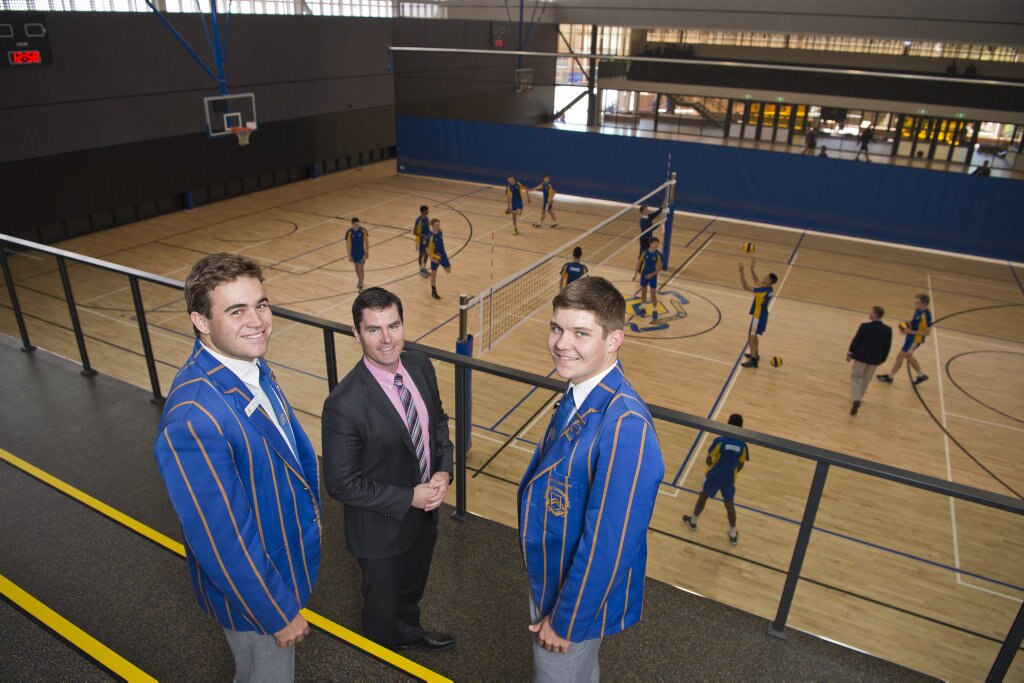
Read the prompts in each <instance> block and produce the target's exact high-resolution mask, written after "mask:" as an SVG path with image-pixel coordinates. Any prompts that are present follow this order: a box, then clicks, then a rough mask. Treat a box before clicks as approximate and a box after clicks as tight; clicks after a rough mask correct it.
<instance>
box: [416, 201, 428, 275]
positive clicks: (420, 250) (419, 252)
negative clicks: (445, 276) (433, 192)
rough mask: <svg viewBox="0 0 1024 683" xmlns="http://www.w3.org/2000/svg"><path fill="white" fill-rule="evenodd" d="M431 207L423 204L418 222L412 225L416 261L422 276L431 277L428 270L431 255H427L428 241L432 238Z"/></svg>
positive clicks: (417, 217)
mask: <svg viewBox="0 0 1024 683" xmlns="http://www.w3.org/2000/svg"><path fill="white" fill-rule="evenodd" d="M428 213H430V207H428V206H421V207H420V215H419V216H416V222H415V223H413V225H412V234H413V236H414V237H415V239H416V262H417V263H418V264H419V267H420V277H430V273H428V272H427V264H428V263H430V257H428V256H427V242H428V241H429V240H430V218H428V217H427V214H428Z"/></svg>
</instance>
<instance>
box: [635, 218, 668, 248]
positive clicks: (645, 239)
mask: <svg viewBox="0 0 1024 683" xmlns="http://www.w3.org/2000/svg"><path fill="white" fill-rule="evenodd" d="M664 209H665V207H663V206H661V207H658V208H657V209H656V210H654V211H651V210H650V208H648V207H646V206H641V207H640V254H641V255H642V254H643V253H644V252H645V251H647V247H649V246H651V239H652V238H653V237H654V228H653V226H654V219H655V218H657V217H658V216H659V215H660V214H661V212H662V211H664Z"/></svg>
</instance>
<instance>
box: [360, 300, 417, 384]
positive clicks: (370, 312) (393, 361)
mask: <svg viewBox="0 0 1024 683" xmlns="http://www.w3.org/2000/svg"><path fill="white" fill-rule="evenodd" d="M352 331H353V332H354V333H355V335H356V339H358V340H359V345H360V346H362V347H363V353H364V354H365V355H366V357H367V358H368V359H369V361H370V362H371V363H373V364H374V365H376V366H377V367H379V368H382V369H384V370H387V371H388V372H397V371H398V362H399V360H400V359H401V356H402V349H403V348H404V347H405V327H403V325H402V318H401V316H400V315H399V314H398V307H397V306H395V305H394V304H392V305H391V306H389V307H387V308H380V309H376V308H367V309H365V310H364V311H363V319H362V320H361V321H360V322H359V327H358V328H355V327H353V328H352Z"/></svg>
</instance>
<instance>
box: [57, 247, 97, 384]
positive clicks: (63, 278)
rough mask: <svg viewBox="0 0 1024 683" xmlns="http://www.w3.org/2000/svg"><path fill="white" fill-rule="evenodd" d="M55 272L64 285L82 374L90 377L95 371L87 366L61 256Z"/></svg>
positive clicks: (82, 336) (65, 267)
mask: <svg viewBox="0 0 1024 683" xmlns="http://www.w3.org/2000/svg"><path fill="white" fill-rule="evenodd" d="M57 270H59V271H60V282H61V284H62V285H64V299H65V300H66V301H67V302H68V313H69V314H70V315H71V327H72V329H73V330H74V331H75V341H76V342H78V355H79V357H80V358H81V359H82V374H83V375H85V376H86V377H92V376H93V375H95V374H96V371H95V370H93V369H92V366H91V365H90V364H89V351H88V350H87V349H86V348H85V335H84V334H82V323H81V321H80V320H79V319H78V308H77V307H76V306H75V295H74V294H73V293H72V291H71V278H70V277H68V264H67V263H66V262H65V261H64V257H63V256H58V257H57Z"/></svg>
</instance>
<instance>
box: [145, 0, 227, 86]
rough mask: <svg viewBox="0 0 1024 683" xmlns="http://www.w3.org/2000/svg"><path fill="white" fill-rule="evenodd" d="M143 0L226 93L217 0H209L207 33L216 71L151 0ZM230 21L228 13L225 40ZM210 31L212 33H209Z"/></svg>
mask: <svg viewBox="0 0 1024 683" xmlns="http://www.w3.org/2000/svg"><path fill="white" fill-rule="evenodd" d="M145 1H146V5H148V6H149V9H151V10H153V14H155V15H156V16H157V18H158V19H159V20H160V21H161V22H163V25H164V26H165V27H166V28H167V30H168V31H170V32H171V35H173V36H174V37H175V39H177V41H178V42H179V43H181V46H182V47H183V48H185V51H186V52H188V53H189V55H190V56H191V57H192V59H193V60H195V62H196V64H198V65H199V68H200V69H202V70H203V71H204V72H205V73H206V75H207V76H209V77H210V78H212V79H213V80H215V81H217V87H218V88H219V89H220V94H221V95H227V94H228V87H227V80H226V79H225V77H224V50H223V46H222V45H221V39H220V24H219V22H218V21H217V0H210V32H209V33H207V38H208V40H209V42H210V47H211V48H212V49H213V62H214V68H216V70H217V71H216V73H214V70H213V69H211V68H210V67H209V66H208V65H207V64H206V62H204V61H203V58H202V57H200V56H199V54H198V53H197V52H196V51H195V49H193V47H192V46H191V45H189V43H188V41H187V40H185V37H184V36H183V35H181V34H180V33H179V32H178V29H176V28H174V25H173V24H172V23H171V22H170V21H169V20H168V19H167V17H165V16H164V14H163V12H161V11H160V10H159V9H158V8H157V7H156V5H154V4H153V3H152V1H151V0H145ZM230 21H231V15H230V14H229V15H228V19H227V21H226V22H225V25H224V29H225V30H224V39H225V41H226V40H227V27H228V23H229V22H230ZM203 28H204V30H205V28H206V24H205V23H204V24H203ZM211 33H212V35H210V34H211Z"/></svg>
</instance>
